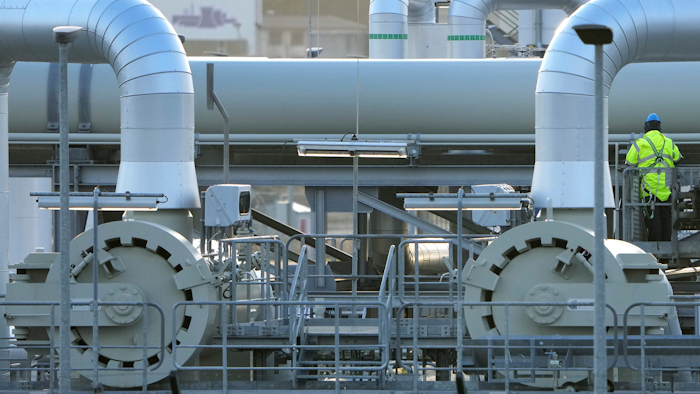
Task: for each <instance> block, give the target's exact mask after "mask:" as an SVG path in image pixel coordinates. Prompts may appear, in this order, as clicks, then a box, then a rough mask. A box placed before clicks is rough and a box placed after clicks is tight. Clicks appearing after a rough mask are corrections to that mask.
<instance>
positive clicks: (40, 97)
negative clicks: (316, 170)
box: [9, 57, 700, 144]
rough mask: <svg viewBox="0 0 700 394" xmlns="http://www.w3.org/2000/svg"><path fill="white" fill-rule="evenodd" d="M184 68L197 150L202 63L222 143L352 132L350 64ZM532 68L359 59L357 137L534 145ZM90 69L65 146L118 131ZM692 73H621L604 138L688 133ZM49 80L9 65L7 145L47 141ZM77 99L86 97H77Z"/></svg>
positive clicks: (209, 123) (196, 62) (106, 69)
mask: <svg viewBox="0 0 700 394" xmlns="http://www.w3.org/2000/svg"><path fill="white" fill-rule="evenodd" d="M189 60H190V67H191V69H192V78H193V80H194V86H195V123H196V124H197V132H198V133H201V134H202V135H200V136H199V140H200V141H201V142H203V143H205V144H206V143H212V141H213V140H212V139H211V138H212V137H213V136H210V135H204V134H205V133H208V134H217V135H218V137H219V141H220V140H221V116H220V115H219V113H218V112H217V111H207V106H206V65H207V63H209V62H212V63H214V64H215V69H216V75H217V76H218V77H217V79H216V81H217V82H216V84H217V85H216V90H217V92H219V93H218V94H219V95H220V98H221V100H222V101H223V102H224V104H225V105H226V110H227V111H228V113H229V114H230V115H231V125H232V135H231V138H235V139H236V141H247V142H275V141H277V142H280V141H281V142H289V141H292V140H293V139H294V138H307V139H308V138H311V139H314V138H324V137H327V138H340V137H341V136H342V135H343V134H345V133H347V132H354V131H355V124H356V121H357V118H356V113H355V111H356V101H355V100H356V94H357V93H356V81H357V61H355V60H348V59H261V58H220V57H217V58H209V57H191V58H190V59H189ZM541 64H542V59H539V58H537V59H496V60H494V59H487V60H361V61H360V81H359V82H360V86H359V95H360V108H359V109H360V131H361V133H362V134H363V135H365V136H366V138H369V137H367V136H369V135H376V136H380V137H377V138H385V139H392V138H393V139H405V138H406V137H407V135H408V134H413V138H415V135H416V134H417V133H421V141H422V142H430V143H444V144H456V143H460V142H465V143H470V142H471V143H473V144H476V143H482V142H484V141H492V142H498V141H501V142H506V141H504V140H502V139H500V137H502V136H503V135H511V136H513V137H518V136H520V137H522V139H509V140H507V141H510V142H513V143H528V144H529V143H531V142H532V143H534V137H535V136H534V134H535V94H534V91H535V87H536V86H537V72H538V70H539V68H540V65H541ZM90 69H91V70H92V78H83V79H82V81H80V82H79V83H78V84H74V85H72V86H75V85H79V84H82V85H83V87H81V88H80V89H77V88H76V89H75V91H74V93H72V94H71V96H70V98H69V104H70V108H69V111H71V114H73V115H72V116H71V122H72V123H71V129H72V130H73V131H74V134H73V136H74V137H79V138H80V140H81V141H87V142H83V143H100V141H102V140H101V138H102V137H105V136H104V135H100V134H114V133H119V127H120V116H119V85H118V84H117V80H116V78H115V76H114V72H113V71H112V68H111V67H110V66H109V65H106V64H105V65H96V66H94V67H91V68H90ZM68 70H69V79H70V80H71V81H74V82H77V81H79V80H80V77H81V66H80V65H70V67H69V69H68ZM698 74H700V63H697V62H680V63H641V64H631V65H629V66H627V67H625V68H624V69H623V70H622V71H621V72H620V73H619V75H618V76H617V78H615V84H614V87H613V89H612V90H611V92H610V133H611V134H617V135H619V137H618V138H623V140H624V141H627V140H628V139H629V135H630V133H632V132H634V133H641V132H643V130H644V119H646V117H647V115H649V113H650V112H657V113H658V114H659V115H660V116H661V117H662V118H663V120H664V130H665V131H666V132H668V133H671V134H686V135H692V134H694V133H697V132H698V127H697V125H698V124H700V113H698V111H697V110H696V104H695V103H697V102H698V101H700V90H699V89H697V87H696V85H695V84H693V83H688V81H690V80H693V78H696V76H697V75H698ZM241 75H245V78H240V76H241ZM649 75H654V97H655V98H656V99H652V98H651V97H649V88H648V86H647V84H645V83H644V82H645V80H646V79H647V78H648V76H649ZM51 76H52V73H51V68H50V66H49V65H48V64H46V63H18V64H17V65H16V66H15V69H14V71H13V73H12V84H11V85H10V88H9V89H10V97H11V99H10V104H9V105H10V112H11V113H12V116H11V118H10V133H11V134H10V138H20V139H21V140H25V138H24V137H23V136H22V135H20V134H19V133H43V134H41V135H44V136H45V135H49V136H51V137H56V134H55V133H53V134H51V133H48V134H47V130H46V125H47V122H49V121H50V119H47V107H49V108H51V105H47V103H50V102H51V100H52V96H51V94H49V91H50V89H47V86H50V85H51V84H55V83H56V82H55V80H53V79H51ZM82 76H83V77H84V76H85V74H83V75H82ZM426 76H429V77H426ZM455 76H459V77H455ZM462 76H463V77H462ZM469 76H478V77H473V78H472V77H469ZM76 87H77V86H76ZM79 91H80V93H81V94H84V95H83V96H82V98H80V99H79V94H78V93H79ZM83 103H89V107H90V108H91V111H90V113H91V115H90V119H87V121H89V122H90V124H91V128H90V132H89V133H77V130H78V125H79V122H80V119H79V116H78V114H79V108H80V106H81V105H82V104H83ZM49 113H50V111H49ZM15 133H17V134H15ZM623 135H624V136H623ZM41 138H43V137H41ZM625 138H626V139H625ZM623 140H618V141H623ZM11 141H12V140H11ZM55 141H57V139H55ZM90 141H92V142H90ZM111 141H115V140H113V139H112V140H111ZM116 141H117V142H118V139H117V140H116ZM530 141H531V142H530ZM44 143H49V142H44ZM112 143H114V142H112Z"/></svg>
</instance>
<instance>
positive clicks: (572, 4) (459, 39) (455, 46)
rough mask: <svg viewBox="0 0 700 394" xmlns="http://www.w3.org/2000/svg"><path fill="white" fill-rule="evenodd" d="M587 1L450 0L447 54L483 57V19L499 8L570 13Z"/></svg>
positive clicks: (452, 57) (460, 56)
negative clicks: (553, 10)
mask: <svg viewBox="0 0 700 394" xmlns="http://www.w3.org/2000/svg"><path fill="white" fill-rule="evenodd" d="M588 1H589V0H452V3H451V4H450V11H449V14H448V20H449V27H448V29H449V30H448V31H449V33H448V34H449V35H448V38H447V40H448V45H447V51H448V57H449V58H451V59H483V58H484V57H485V56H486V45H485V44H486V41H485V40H486V38H485V34H486V19H487V18H488V16H489V14H491V13H493V12H496V11H501V10H546V9H549V10H551V9H560V10H562V11H564V12H566V14H567V15H571V14H572V13H573V12H574V11H576V10H577V9H578V8H579V7H581V6H582V5H583V4H586V3H587V2H588Z"/></svg>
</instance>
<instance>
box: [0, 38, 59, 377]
mask: <svg viewBox="0 0 700 394" xmlns="http://www.w3.org/2000/svg"><path fill="white" fill-rule="evenodd" d="M49 37H50V36H49ZM55 52H58V51H55ZM14 65H15V62H13V61H11V60H4V61H0V294H7V283H8V282H9V281H10V272H9V258H10V161H9V156H10V155H9V147H8V141H7V140H8V86H9V84H10V74H11V73H12V68H13V67H14ZM4 316H5V307H4V306H1V307H0V338H9V337H10V328H9V327H8V326H7V324H6V322H5V317H4ZM9 348H10V346H9V340H7V339H0V349H2V350H0V360H8V359H9V352H8V350H7V349H9ZM8 367H9V361H2V362H1V363H0V368H3V369H5V368H8Z"/></svg>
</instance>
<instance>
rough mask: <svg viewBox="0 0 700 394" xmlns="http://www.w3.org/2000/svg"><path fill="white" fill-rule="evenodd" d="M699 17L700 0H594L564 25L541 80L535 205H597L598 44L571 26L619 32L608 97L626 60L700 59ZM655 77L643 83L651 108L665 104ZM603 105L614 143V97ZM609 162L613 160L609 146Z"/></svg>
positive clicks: (609, 52)
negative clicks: (611, 124) (597, 26)
mask: <svg viewBox="0 0 700 394" xmlns="http://www.w3.org/2000/svg"><path fill="white" fill-rule="evenodd" d="M698 15H700V2H698V1H697V0H593V1H591V2H589V3H587V4H585V5H583V6H582V7H581V8H579V9H578V10H577V11H576V12H575V13H574V14H572V15H571V16H570V17H569V18H568V19H567V20H566V21H565V22H564V23H563V24H562V25H561V26H560V28H559V31H558V32H557V34H556V36H555V37H554V39H553V40H552V43H551V44H550V46H549V48H548V49H547V52H546V54H545V57H544V60H543V62H542V66H541V67H540V71H539V77H538V80H537V93H536V99H535V101H536V107H537V112H536V142H535V144H536V145H535V149H536V162H535V172H534V176H533V181H532V182H533V184H532V198H533V200H534V201H535V206H536V207H538V208H544V207H545V206H546V205H547V199H548V198H550V199H551V200H552V205H553V207H554V208H592V207H593V193H594V188H593V176H592V174H593V168H594V138H593V134H594V129H595V125H594V120H595V116H594V114H595V97H594V96H595V84H594V82H595V77H594V72H595V65H594V58H595V56H594V47H593V46H592V45H585V44H584V43H583V42H581V40H580V39H579V37H578V35H577V34H576V32H574V30H573V29H572V27H573V26H577V25H583V24H600V25H606V26H609V27H610V28H611V29H612V30H613V37H614V38H613V43H612V44H609V45H606V46H605V47H604V57H603V58H604V64H603V67H604V77H603V78H604V92H603V94H604V96H605V97H607V96H608V94H609V91H610V87H611V86H612V82H613V80H614V79H615V77H616V76H617V74H618V72H620V70H621V69H622V68H623V67H625V66H626V65H627V64H630V63H643V62H681V61H698V60H700V24H699V23H698V19H697V18H698ZM656 77H657V75H655V74H647V75H646V76H645V78H644V79H640V80H639V81H638V82H637V83H640V84H643V85H644V86H645V87H646V88H647V90H648V91H647V93H646V95H647V96H649V101H650V102H651V105H656V104H658V103H659V100H658V97H655V95H654V92H653V91H654V90H655V89H656V88H657V87H658V86H657V85H656V82H657V79H656ZM693 78H696V77H693ZM678 99H679V98H678V97H676V100H674V101H677V100H678ZM604 108H605V110H604V112H605V115H604V125H605V142H606V144H607V128H608V114H607V113H608V109H607V108H608V105H607V99H606V102H605V105H604ZM651 108H654V107H651ZM649 112H653V111H649ZM639 122H641V120H639ZM665 130H667V131H672V130H669V129H665ZM604 160H605V161H606V165H607V161H608V154H607V151H606V152H605V158H604ZM605 185H606V186H605V190H606V194H605V205H606V207H609V208H611V207H613V196H612V185H611V182H610V178H609V174H607V173H606V179H605Z"/></svg>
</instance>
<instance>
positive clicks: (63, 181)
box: [58, 43, 71, 394]
mask: <svg viewBox="0 0 700 394" xmlns="http://www.w3.org/2000/svg"><path fill="white" fill-rule="evenodd" d="M58 46H59V51H58V55H59V66H58V67H59V83H60V84H61V85H60V87H59V91H60V93H59V96H58V101H59V109H60V130H59V132H60V147H59V173H60V177H59V179H60V188H61V204H60V205H61V212H60V221H61V231H60V234H61V235H60V251H61V259H60V261H61V270H60V272H61V285H60V289H61V339H60V349H61V353H60V357H61V358H60V368H59V375H60V378H59V379H60V380H59V382H60V386H59V387H60V392H61V394H63V393H65V394H68V393H70V391H71V381H70V309H71V308H70V256H69V254H70V240H69V239H68V237H69V234H70V211H69V202H68V196H69V192H70V191H69V190H68V187H69V185H70V174H69V171H68V163H69V157H68V155H69V154H70V153H69V152H70V151H69V147H68V47H69V46H70V44H65V43H59V44H58Z"/></svg>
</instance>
